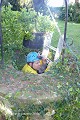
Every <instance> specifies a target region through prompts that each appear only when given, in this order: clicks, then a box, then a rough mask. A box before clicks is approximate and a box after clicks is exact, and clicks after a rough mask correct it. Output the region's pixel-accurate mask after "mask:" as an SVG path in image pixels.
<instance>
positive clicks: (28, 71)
mask: <svg viewBox="0 0 80 120" xmlns="http://www.w3.org/2000/svg"><path fill="white" fill-rule="evenodd" d="M40 63H41V65H42V61H40ZM51 65H52V64H51V63H49V64H48V66H47V68H46V69H45V72H47V71H49V69H50V66H51ZM22 71H23V72H24V73H33V74H38V73H37V71H36V70H34V69H33V68H32V67H30V66H29V65H28V64H26V65H25V66H24V67H23V68H22Z"/></svg>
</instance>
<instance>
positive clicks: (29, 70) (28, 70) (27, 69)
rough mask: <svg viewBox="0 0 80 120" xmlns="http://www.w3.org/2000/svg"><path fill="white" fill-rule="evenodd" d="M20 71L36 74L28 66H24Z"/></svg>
mask: <svg viewBox="0 0 80 120" xmlns="http://www.w3.org/2000/svg"><path fill="white" fill-rule="evenodd" d="M22 71H23V72H24V73H26V72H27V73H33V74H38V73H37V72H36V70H34V69H33V68H31V67H30V66H29V65H28V64H26V65H25V66H24V67H23V68H22Z"/></svg>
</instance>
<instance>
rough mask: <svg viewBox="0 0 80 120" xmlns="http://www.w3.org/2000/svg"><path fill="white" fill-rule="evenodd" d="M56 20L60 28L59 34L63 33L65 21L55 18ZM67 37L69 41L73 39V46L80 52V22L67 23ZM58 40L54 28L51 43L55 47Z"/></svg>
mask: <svg viewBox="0 0 80 120" xmlns="http://www.w3.org/2000/svg"><path fill="white" fill-rule="evenodd" d="M56 22H57V25H58V26H59V28H60V31H61V34H64V26H65V21H60V20H56ZM67 38H68V40H69V42H71V41H72V40H73V44H74V48H75V49H76V51H77V52H78V54H79V53H80V24H76V23H72V22H68V23H67ZM58 40H59V33H58V31H57V29H56V28H55V30H54V33H53V40H52V45H53V46H55V47H56V46H57V43H58Z"/></svg>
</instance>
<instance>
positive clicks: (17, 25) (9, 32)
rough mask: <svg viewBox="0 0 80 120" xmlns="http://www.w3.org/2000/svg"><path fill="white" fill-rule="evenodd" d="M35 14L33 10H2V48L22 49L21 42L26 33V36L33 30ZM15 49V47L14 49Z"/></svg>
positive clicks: (7, 8)
mask: <svg viewBox="0 0 80 120" xmlns="http://www.w3.org/2000/svg"><path fill="white" fill-rule="evenodd" d="M35 15H36V13H35V12H34V11H33V10H31V9H30V10H29V11H28V12H27V11H26V9H25V8H24V9H22V10H21V11H20V12H19V11H12V10H11V6H8V7H6V8H5V7H3V8H2V32H3V43H4V47H7V48H8V47H9V46H10V45H11V46H12V47H14V46H16V47H17V48H21V47H22V40H23V38H24V35H25V33H26V31H28V34H30V32H31V31H32V30H33V28H34V24H33V23H34V17H35ZM14 48H15V47H14Z"/></svg>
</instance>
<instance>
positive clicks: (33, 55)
mask: <svg viewBox="0 0 80 120" xmlns="http://www.w3.org/2000/svg"><path fill="white" fill-rule="evenodd" d="M40 59H41V58H39V54H38V53H37V52H30V53H29V54H28V55H27V56H26V62H27V63H28V65H30V66H31V67H32V68H33V69H35V70H36V71H37V70H39V69H40V67H41V64H40Z"/></svg>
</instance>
